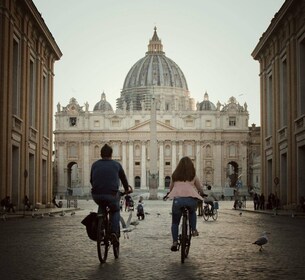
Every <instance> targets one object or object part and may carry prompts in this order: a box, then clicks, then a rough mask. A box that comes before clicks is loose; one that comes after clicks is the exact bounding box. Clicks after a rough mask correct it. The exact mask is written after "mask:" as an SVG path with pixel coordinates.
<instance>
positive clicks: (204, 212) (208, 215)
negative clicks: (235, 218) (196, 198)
mask: <svg viewBox="0 0 305 280" xmlns="http://www.w3.org/2000/svg"><path fill="white" fill-rule="evenodd" d="M209 217H210V213H209V210H208V209H204V210H203V219H204V220H205V221H207V220H208V219H209Z"/></svg>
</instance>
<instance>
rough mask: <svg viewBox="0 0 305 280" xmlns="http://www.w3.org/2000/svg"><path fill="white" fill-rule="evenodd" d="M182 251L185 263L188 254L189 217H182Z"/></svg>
mask: <svg viewBox="0 0 305 280" xmlns="http://www.w3.org/2000/svg"><path fill="white" fill-rule="evenodd" d="M180 251H181V263H184V260H185V258H186V257H187V254H188V247H187V216H186V215H183V217H182V233H181V240H180Z"/></svg>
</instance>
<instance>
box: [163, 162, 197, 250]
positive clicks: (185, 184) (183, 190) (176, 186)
mask: <svg viewBox="0 0 305 280" xmlns="http://www.w3.org/2000/svg"><path fill="white" fill-rule="evenodd" d="M202 192H203V190H202V185H201V183H200V181H199V179H198V177H197V176H196V170H195V167H194V164H193V162H192V160H191V159H190V158H189V157H183V158H181V159H180V161H179V163H178V165H177V167H176V169H175V170H174V172H173V174H172V177H171V183H170V186H169V194H168V195H167V197H168V198H170V199H173V204H172V225H171V232H172V239H173V245H172V246H171V250H172V251H177V250H178V247H177V246H178V234H179V224H180V220H181V216H182V211H181V208H182V207H184V206H188V207H189V219H190V226H191V230H192V235H193V236H198V235H199V234H198V231H197V225H196V224H197V216H196V208H197V204H198V200H203V198H202V197H201V195H200V194H199V193H202Z"/></svg>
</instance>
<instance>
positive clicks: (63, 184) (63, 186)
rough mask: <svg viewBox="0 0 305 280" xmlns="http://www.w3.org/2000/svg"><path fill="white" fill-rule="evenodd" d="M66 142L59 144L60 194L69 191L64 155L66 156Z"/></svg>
mask: <svg viewBox="0 0 305 280" xmlns="http://www.w3.org/2000/svg"><path fill="white" fill-rule="evenodd" d="M65 148H66V146H65V142H59V143H58V156H59V157H58V164H57V170H58V174H57V182H58V189H57V192H58V194H65V192H66V189H67V185H66V184H67V182H66V179H67V168H66V166H65V160H64V155H65V154H66V153H65V152H66V151H65Z"/></svg>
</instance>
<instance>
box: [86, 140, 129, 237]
mask: <svg viewBox="0 0 305 280" xmlns="http://www.w3.org/2000/svg"><path fill="white" fill-rule="evenodd" d="M112 152H113V150H112V148H111V146H109V145H107V144H105V145H104V146H103V147H102V148H101V157H102V158H101V159H99V160H97V161H95V162H94V163H93V164H92V166H91V171H90V183H91V185H92V189H91V194H92V198H93V200H94V202H95V203H96V204H98V205H99V206H100V207H102V209H103V210H105V209H106V207H109V208H110V222H111V232H112V238H113V239H114V242H118V238H119V237H120V198H121V197H120V192H119V187H120V181H121V183H122V184H123V187H124V189H125V192H126V193H131V192H132V188H131V187H130V186H129V184H128V180H127V177H126V174H125V171H124V169H123V167H122V165H121V164H120V163H119V162H117V161H115V160H113V159H112Z"/></svg>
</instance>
